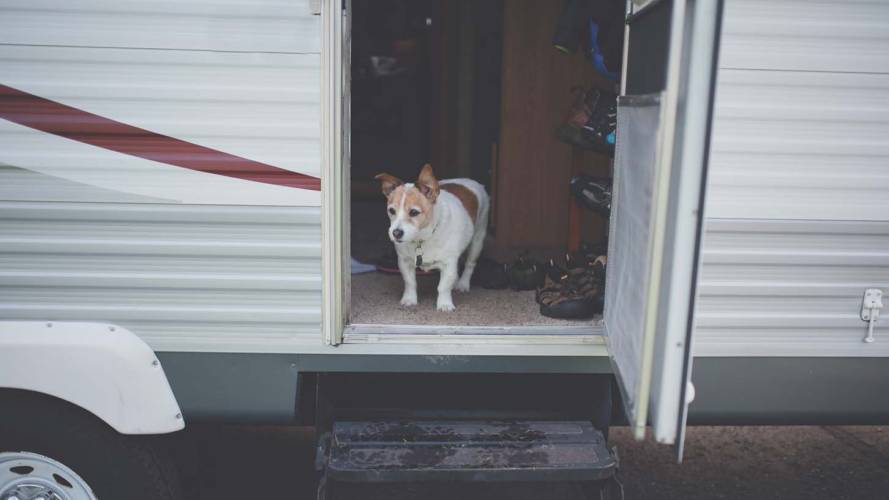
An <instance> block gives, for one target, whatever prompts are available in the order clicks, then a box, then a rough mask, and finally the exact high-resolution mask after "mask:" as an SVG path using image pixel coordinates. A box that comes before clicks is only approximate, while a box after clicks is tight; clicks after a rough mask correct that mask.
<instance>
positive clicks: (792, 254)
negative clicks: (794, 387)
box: [696, 0, 889, 356]
mask: <svg viewBox="0 0 889 500" xmlns="http://www.w3.org/2000/svg"><path fill="white" fill-rule="evenodd" d="M886 54H889V1H886V0H882V1H880V2H851V1H850V2H836V1H825V2H810V1H788V0H781V1H774V0H768V1H758V0H727V1H726V10H725V18H724V27H723V39H722V47H721V54H720V70H719V74H718V80H719V81H718V90H717V100H716V112H715V122H714V137H713V143H712V151H711V162H710V177H709V186H708V198H707V217H708V220H707V226H706V237H705V243H704V252H703V262H704V265H703V270H702V273H701V288H700V291H701V297H700V301H699V307H698V312H697V318H698V330H697V343H696V354H698V355H714V356H725V355H729V356H735V355H754V356H887V355H889V326H887V325H886V322H885V321H884V322H883V323H882V326H879V327H878V330H877V337H878V341H877V343H875V344H864V343H863V342H862V338H863V337H864V334H865V326H866V325H865V323H864V322H862V321H861V320H860V319H859V318H858V315H859V312H860V307H861V297H862V294H863V293H864V290H865V289H866V288H869V287H877V288H882V289H883V290H885V291H887V292H889V223H887V221H889V194H887V193H889V58H887V56H886Z"/></svg>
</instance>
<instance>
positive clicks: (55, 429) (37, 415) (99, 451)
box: [0, 390, 183, 500]
mask: <svg viewBox="0 0 889 500" xmlns="http://www.w3.org/2000/svg"><path fill="white" fill-rule="evenodd" d="M0 408H3V410H2V411H0V499H3V500H6V499H13V498H15V499H32V498H44V499H46V500H97V499H99V500H105V499H112V500H113V499H117V498H121V499H123V498H125V499H127V500H181V499H182V498H183V497H182V495H181V489H180V485H179V482H178V474H177V473H176V472H177V471H176V468H175V466H174V465H173V462H172V460H169V459H167V458H166V457H164V456H163V454H162V453H161V450H160V449H158V448H157V447H156V446H154V443H152V441H151V438H148V437H144V436H126V435H123V434H119V433H118V432H117V431H115V430H114V429H112V428H110V427H109V426H108V425H106V424H105V423H104V422H102V421H101V420H99V419H98V418H97V417H95V416H94V415H92V414H91V413H89V412H87V411H85V410H83V409H81V408H78V407H75V406H73V405H70V404H68V403H66V402H64V401H60V400H57V399H55V398H51V397H48V396H43V395H41V394H34V393H29V392H24V391H5V390H0Z"/></svg>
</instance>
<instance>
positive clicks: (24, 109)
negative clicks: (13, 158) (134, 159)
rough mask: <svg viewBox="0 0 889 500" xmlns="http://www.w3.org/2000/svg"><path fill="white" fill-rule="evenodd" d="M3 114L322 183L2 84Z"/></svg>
mask: <svg viewBox="0 0 889 500" xmlns="http://www.w3.org/2000/svg"><path fill="white" fill-rule="evenodd" d="M0 118H5V119H7V120H9V121H11V122H15V123H18V124H19V125H24V126H26V127H31V128H33V129H37V130H40V131H42V132H47V133H49V134H54V135H58V136H60V137H65V138H67V139H71V140H74V141H78V142H82V143H85V144H90V145H93V146H98V147H100V148H105V149H110V150H111V151H117V152H118V153H124V154H128V155H132V156H138V157H139V158H145V159H146V160H153V161H157V162H161V163H166V164H169V165H175V166H177V167H182V168H187V169H191V170H197V171H199V172H206V173H210V174H216V175H224V176H226V177H234V178H237V179H244V180H248V181H254V182H264V183H266V184H276V185H279V186H288V187H295V188H300V189H311V190H314V191H318V190H320V189H321V179H319V178H317V177H313V176H310V175H305V174H301V173H299V172H292V171H290V170H285V169H283V168H279V167H274V166H272V165H267V164H265V163H259V162H256V161H252V160H248V159H246V158H241V157H240V156H235V155H232V154H228V153H223V152H222V151H217V150H215V149H210V148H206V147H204V146H199V145H197V144H193V143H191V142H187V141H183V140H180V139H176V138H174V137H170V136H166V135H162V134H158V133H155V132H152V131H150V130H145V129H144V128H139V127H134V126H132V125H127V124H126V123H121V122H118V121H115V120H111V119H108V118H105V117H102V116H99V115H94V114H92V113H88V112H86V111H83V110H81V109H77V108H72V107H71V106H66V105H64V104H62V103H59V102H55V101H51V100H49V99H44V98H42V97H39V96H36V95H33V94H29V93H27V92H23V91H21V90H18V89H14V88H12V87H7V86H6V85H2V84H0Z"/></svg>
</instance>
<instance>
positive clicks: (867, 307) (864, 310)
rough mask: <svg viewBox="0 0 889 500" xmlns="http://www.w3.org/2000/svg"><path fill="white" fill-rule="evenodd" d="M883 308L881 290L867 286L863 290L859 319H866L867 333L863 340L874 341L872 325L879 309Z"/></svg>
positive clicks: (877, 316)
mask: <svg viewBox="0 0 889 500" xmlns="http://www.w3.org/2000/svg"><path fill="white" fill-rule="evenodd" d="M882 308H883V291H882V290H880V289H879V288H868V289H867V290H865V291H864V298H863V299H862V300H861V320H862V321H867V335H866V336H865V337H864V341H865V342H866V343H868V344H870V343H872V342H873V341H874V325H875V324H876V322H877V318H879V317H880V309H882Z"/></svg>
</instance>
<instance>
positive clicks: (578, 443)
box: [318, 420, 617, 482]
mask: <svg viewBox="0 0 889 500" xmlns="http://www.w3.org/2000/svg"><path fill="white" fill-rule="evenodd" d="M318 458H319V464H318V465H319V467H320V468H322V469H323V470H324V474H325V476H326V477H327V478H328V479H330V480H334V481H342V482H413V481H600V480H604V479H608V478H610V477H611V476H613V475H614V472H615V470H616V468H617V460H616V458H615V457H614V456H613V455H612V454H611V453H610V452H609V450H608V448H607V446H606V443H605V438H604V436H603V435H602V433H601V432H600V431H598V430H596V429H595V428H593V426H592V424H590V423H589V422H563V421H416V420H400V421H364V422H335V423H334V424H333V428H332V431H331V433H330V435H329V437H328V439H327V443H326V444H324V443H322V447H321V449H320V450H319V457H318Z"/></svg>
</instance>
